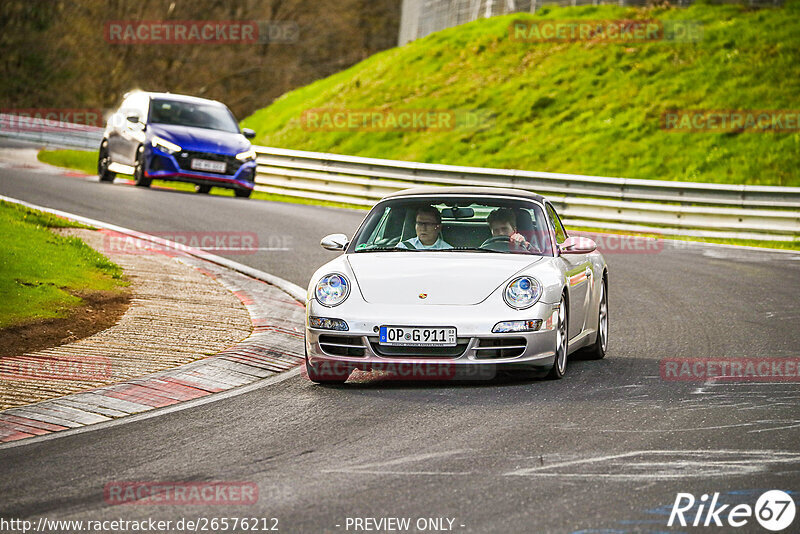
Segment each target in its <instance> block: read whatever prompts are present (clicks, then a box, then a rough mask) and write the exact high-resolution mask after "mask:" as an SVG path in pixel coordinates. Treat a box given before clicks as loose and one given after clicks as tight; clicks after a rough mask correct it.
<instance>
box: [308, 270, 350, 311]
mask: <svg viewBox="0 0 800 534" xmlns="http://www.w3.org/2000/svg"><path fill="white" fill-rule="evenodd" d="M349 294H350V281H349V280H348V279H347V277H346V276H345V275H343V274H339V273H331V274H326V275H325V276H323V277H322V278H321V279H320V281H319V282H317V287H316V289H315V290H314V295H315V296H316V297H317V300H318V301H319V303H320V304H322V305H323V306H329V307H330V306H336V305H338V304H341V303H342V302H344V301H345V299H346V298H347V296H348V295H349Z"/></svg>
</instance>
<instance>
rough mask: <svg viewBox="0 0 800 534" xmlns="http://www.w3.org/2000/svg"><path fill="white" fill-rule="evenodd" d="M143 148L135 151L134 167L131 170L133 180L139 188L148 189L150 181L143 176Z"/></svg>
mask: <svg viewBox="0 0 800 534" xmlns="http://www.w3.org/2000/svg"><path fill="white" fill-rule="evenodd" d="M144 167H145V161H144V147H143V146H140V147H139V149H138V150H137V151H136V166H135V167H134V168H133V180H134V182H136V185H137V186H139V187H150V182H152V179H151V178H149V177H147V176H145V168H144Z"/></svg>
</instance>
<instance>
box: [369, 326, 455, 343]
mask: <svg viewBox="0 0 800 534" xmlns="http://www.w3.org/2000/svg"><path fill="white" fill-rule="evenodd" d="M378 343H379V344H380V345H400V346H404V347H455V346H456V329H455V328H453V327H449V326H447V327H417V326H382V327H381V328H380V338H379V339H378Z"/></svg>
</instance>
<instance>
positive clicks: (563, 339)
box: [547, 295, 569, 380]
mask: <svg viewBox="0 0 800 534" xmlns="http://www.w3.org/2000/svg"><path fill="white" fill-rule="evenodd" d="M555 353H556V355H555V359H554V361H553V367H552V368H551V369H550V372H549V373H547V378H549V379H551V380H559V379H560V378H563V377H564V374H565V373H566V372H567V355H568V354H569V314H568V311H567V299H566V297H565V296H564V295H562V296H561V302H560V303H559V305H558V324H557V325H556V350H555Z"/></svg>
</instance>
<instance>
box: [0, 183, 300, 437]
mask: <svg viewBox="0 0 800 534" xmlns="http://www.w3.org/2000/svg"><path fill="white" fill-rule="evenodd" d="M0 199H2V200H5V201H7V202H12V203H15V204H20V205H24V206H27V207H30V208H33V209H37V210H40V211H45V212H48V213H52V214H54V215H57V216H60V217H65V218H67V219H71V220H75V221H78V222H81V223H84V224H88V225H91V226H94V227H97V228H101V229H104V230H106V231H112V232H117V233H120V234H124V235H126V236H129V237H131V238H133V239H141V240H144V241H148V242H151V243H157V244H158V245H160V247H162V248H164V249H165V253H168V254H170V255H175V256H177V257H179V258H180V260H181V261H182V262H184V263H186V264H188V265H190V266H192V267H193V268H195V269H197V270H198V271H200V272H202V273H203V274H205V275H207V276H211V277H213V278H214V279H215V280H217V281H218V282H219V283H220V284H222V285H223V286H225V287H226V288H227V289H228V290H230V291H231V292H232V293H233V294H234V295H236V296H237V297H238V298H239V300H240V301H241V302H242V304H244V306H245V307H246V308H247V311H248V313H249V314H250V317H251V320H252V322H253V332H252V334H251V335H250V336H249V337H248V338H247V339H245V340H244V341H242V342H240V343H237V344H236V345H234V346H232V347H230V348H228V349H226V350H224V351H222V352H220V353H218V354H215V355H213V356H210V357H207V358H204V359H201V360H197V361H194V362H192V363H189V364H186V365H182V366H180V367H176V368H174V369H169V370H166V371H161V372H158V373H154V374H151V375H147V376H144V377H141V378H137V379H133V380H128V381H126V382H121V383H117V384H112V385H109V386H103V387H100V388H96V389H92V390H88V391H84V392H80V393H75V394H71V395H66V396H63V397H58V398H54V399H50V400H47V401H42V402H38V403H35V404H31V405H28V406H22V407H18V408H11V409H8V410H5V411H2V412H0V442H13V441H18V440H21V439H25V438H32V437H34V436H44V435H48V434H52V433H54V432H62V431H67V430H68V429H78V428H81V427H84V426H87V425H94V424H97V423H108V422H111V421H113V420H115V419H118V418H121V417H126V416H131V415H134V414H142V413H143V412H148V411H151V410H156V409H157V408H164V407H168V406H174V405H178V404H180V403H185V402H187V401H192V400H195V399H200V398H203V397H206V396H211V395H214V394H220V393H221V392H229V391H230V390H234V389H237V390H238V389H242V390H244V389H246V390H250V389H251V388H246V387H245V386H255V385H256V383H257V382H259V381H263V380H264V379H265V378H269V377H273V376H275V375H277V374H279V373H282V372H284V371H288V370H291V369H292V368H295V367H297V366H298V365H299V364H300V363H302V362H303V359H304V356H303V352H304V351H303V343H304V340H303V324H304V317H305V306H304V301H305V291H304V290H303V289H301V288H300V287H299V286H296V285H295V284H292V283H291V282H288V281H286V280H283V279H280V278H277V277H275V276H272V275H270V274H267V273H263V272H261V271H258V270H256V269H253V268H251V267H247V266H245V265H241V264H238V263H236V262H234V261H231V260H228V259H226V258H221V257H219V256H215V255H213V254H209V253H206V252H204V251H201V250H197V249H192V248H189V247H186V246H185V245H179V244H177V243H173V242H171V241H167V240H164V239H161V238H158V237H153V236H149V235H147V234H142V233H140V232H135V231H132V230H128V229H126V228H121V227H118V226H115V225H110V224H107V223H103V222H100V221H95V220H92V219H88V218H85V217H80V216H77V215H74V214H70V213H65V212H61V211H58V210H52V209H48V208H43V207H41V206H35V205H32V204H28V203H26V202H21V201H19V200H16V199H11V198H8V197H3V196H0ZM242 392H244V391H242ZM153 415H155V414H153Z"/></svg>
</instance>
